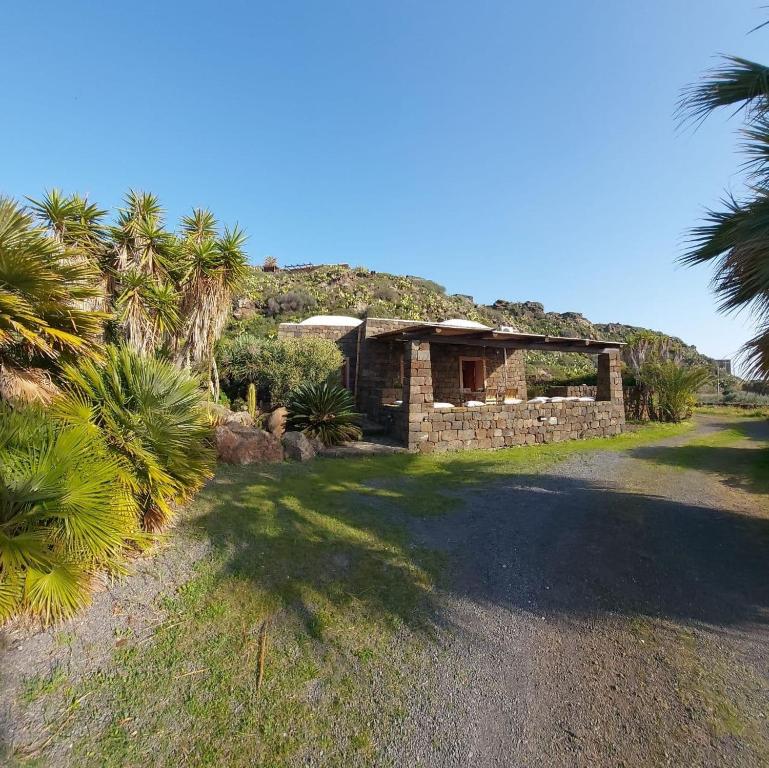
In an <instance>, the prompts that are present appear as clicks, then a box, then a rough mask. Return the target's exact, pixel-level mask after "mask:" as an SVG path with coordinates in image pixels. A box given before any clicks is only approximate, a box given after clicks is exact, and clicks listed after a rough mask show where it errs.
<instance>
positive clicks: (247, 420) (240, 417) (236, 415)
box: [224, 411, 254, 427]
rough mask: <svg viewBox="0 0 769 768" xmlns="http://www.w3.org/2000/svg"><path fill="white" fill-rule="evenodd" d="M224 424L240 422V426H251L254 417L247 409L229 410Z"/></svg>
mask: <svg viewBox="0 0 769 768" xmlns="http://www.w3.org/2000/svg"><path fill="white" fill-rule="evenodd" d="M224 423H225V424H240V426H241V427H253V426H254V419H253V417H252V416H251V414H250V413H249V412H248V411H230V414H229V416H228V417H227V419H226V421H225V422H224Z"/></svg>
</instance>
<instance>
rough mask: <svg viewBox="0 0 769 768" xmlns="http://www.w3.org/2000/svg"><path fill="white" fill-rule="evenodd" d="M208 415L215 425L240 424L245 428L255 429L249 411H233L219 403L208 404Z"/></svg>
mask: <svg viewBox="0 0 769 768" xmlns="http://www.w3.org/2000/svg"><path fill="white" fill-rule="evenodd" d="M206 409H207V410H208V415H209V416H210V417H211V419H212V420H213V423H214V424H217V425H221V424H240V425H241V426H244V427H253V426H254V420H253V419H252V418H251V414H250V413H249V412H248V411H231V410H230V409H229V408H225V407H224V406H223V405H219V404H218V403H206Z"/></svg>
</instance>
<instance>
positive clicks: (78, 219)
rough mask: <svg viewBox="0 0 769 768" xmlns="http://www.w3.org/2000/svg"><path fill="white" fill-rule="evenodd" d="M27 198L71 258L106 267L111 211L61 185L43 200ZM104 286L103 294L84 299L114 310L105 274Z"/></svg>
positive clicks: (87, 306)
mask: <svg viewBox="0 0 769 768" xmlns="http://www.w3.org/2000/svg"><path fill="white" fill-rule="evenodd" d="M27 200H28V201H29V208H30V210H31V211H32V215H33V216H34V217H35V219H36V220H37V221H38V222H39V223H40V224H41V226H43V227H45V228H46V229H47V231H48V234H49V235H50V236H51V237H52V238H53V239H54V240H55V241H56V242H57V243H59V244H60V245H62V246H64V247H66V248H67V250H68V252H69V253H70V254H71V258H73V259H81V260H83V261H85V262H87V263H88V264H89V265H90V266H91V267H94V268H98V269H99V270H104V268H105V266H106V262H107V254H108V249H109V243H108V240H107V228H106V226H105V224H104V217H105V216H106V215H107V211H104V210H102V209H100V208H99V207H98V206H97V205H95V204H94V203H89V202H88V200H87V198H85V197H82V196H80V195H77V194H73V195H65V194H63V193H62V192H61V191H60V190H58V189H52V190H51V191H50V192H46V193H45V195H44V196H43V198H42V200H34V199H33V198H31V197H28V198H27ZM100 288H101V295H100V296H95V297H93V298H89V299H85V300H84V301H83V302H82V303H81V306H82V307H83V308H84V309H91V310H101V311H109V310H110V302H109V297H108V291H107V288H108V286H107V281H106V279H105V277H104V276H102V278H101V280H100Z"/></svg>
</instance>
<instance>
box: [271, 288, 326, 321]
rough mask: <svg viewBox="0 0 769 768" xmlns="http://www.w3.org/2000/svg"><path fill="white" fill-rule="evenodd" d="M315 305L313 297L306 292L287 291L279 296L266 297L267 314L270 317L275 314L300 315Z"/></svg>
mask: <svg viewBox="0 0 769 768" xmlns="http://www.w3.org/2000/svg"><path fill="white" fill-rule="evenodd" d="M314 307H315V299H313V298H312V296H309V295H307V294H306V293H298V292H296V291H289V292H288V293H283V294H281V295H280V296H273V297H272V298H269V299H267V314H268V315H269V316H271V317H276V316H277V315H300V314H302V313H303V312H309V311H311V310H312V309H313V308H314Z"/></svg>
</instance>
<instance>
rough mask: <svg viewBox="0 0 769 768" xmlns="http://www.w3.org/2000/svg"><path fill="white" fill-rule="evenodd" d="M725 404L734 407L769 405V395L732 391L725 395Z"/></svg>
mask: <svg viewBox="0 0 769 768" xmlns="http://www.w3.org/2000/svg"><path fill="white" fill-rule="evenodd" d="M724 402H725V403H729V404H733V405H769V395H765V394H764V395H762V394H759V393H758V392H744V391H740V390H731V391H729V392H726V393H725V394H724Z"/></svg>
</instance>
